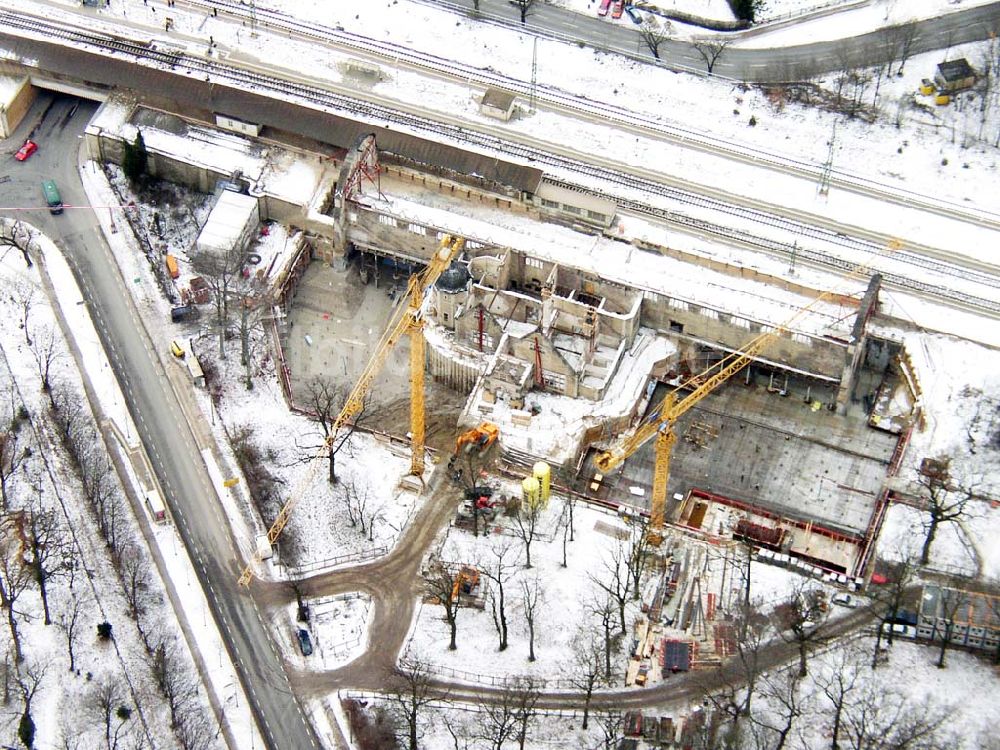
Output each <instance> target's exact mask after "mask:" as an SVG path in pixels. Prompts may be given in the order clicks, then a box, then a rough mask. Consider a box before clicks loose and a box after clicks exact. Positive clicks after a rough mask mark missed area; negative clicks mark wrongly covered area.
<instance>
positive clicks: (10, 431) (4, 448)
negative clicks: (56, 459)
mask: <svg viewBox="0 0 1000 750" xmlns="http://www.w3.org/2000/svg"><path fill="white" fill-rule="evenodd" d="M19 426H20V425H19V423H18V422H16V421H15V418H13V417H12V418H11V420H10V426H9V427H8V428H7V431H6V432H4V433H2V434H0V503H2V505H3V510H4V512H6V511H7V510H9V508H10V497H9V496H8V494H7V493H8V490H9V487H10V480H11V478H12V477H13V476H14V475H15V474H16V473H17V471H18V469H20V468H21V465H22V464H23V463H24V461H25V459H27V458H28V456H30V455H31V449H30V448H29V447H28V446H26V445H21V437H22V433H21V431H20V429H19Z"/></svg>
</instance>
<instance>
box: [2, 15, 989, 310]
mask: <svg viewBox="0 0 1000 750" xmlns="http://www.w3.org/2000/svg"><path fill="white" fill-rule="evenodd" d="M0 25H3V26H6V28H7V29H9V30H11V31H14V30H20V31H21V32H28V33H32V34H40V35H43V36H48V37H55V38H56V39H59V40H61V41H62V42H64V43H67V44H72V45H75V46H80V45H86V46H89V47H90V48H92V49H94V50H95V51H96V52H98V53H102V54H111V55H115V54H119V55H123V56H127V57H129V58H131V59H134V60H135V61H136V62H139V63H142V64H146V65H154V66H158V67H161V68H167V69H169V70H172V71H174V72H177V73H180V74H187V75H190V76H194V77H198V78H200V79H205V80H211V81H214V82H216V83H220V82H224V83H227V84H229V85H232V86H234V87H236V88H243V89H248V90H251V91H253V92H254V93H257V94H264V95H272V96H275V97H277V98H282V99H285V100H288V99H289V98H295V99H298V100H300V101H302V102H303V103H308V104H310V105H313V106H316V107H319V108H321V109H327V110H331V111H335V112H339V113H346V114H348V115H349V116H351V117H356V118H360V119H362V120H366V121H370V122H391V123H393V125H394V126H395V127H399V126H400V125H402V126H405V127H406V128H408V129H409V130H411V131H412V132H415V133H417V134H421V135H424V134H427V133H428V131H429V130H430V128H433V134H434V137H435V139H440V138H441V137H442V136H443V137H446V138H449V139H451V140H453V141H454V142H457V143H461V144H466V145H474V146H477V147H479V148H482V149H486V150H488V151H491V152H496V151H499V152H501V153H504V154H505V155H508V156H515V157H519V158H520V159H522V160H524V162H526V163H531V164H534V165H544V166H547V167H549V168H551V169H553V170H556V171H558V172H563V173H570V174H576V175H581V176H585V177H587V178H591V179H592V180H594V181H599V182H601V183H602V184H610V185H616V186H619V187H622V188H625V189H627V190H629V191H640V192H644V193H648V194H651V195H655V196H658V197H661V196H662V197H665V198H668V199H671V200H673V201H676V202H678V203H680V204H681V205H683V206H689V207H695V208H699V209H705V210H711V211H715V212H720V213H723V214H726V215H730V216H733V217H735V218H738V219H741V220H746V221H747V222H748V223H749V224H751V225H763V226H768V227H772V228H776V229H780V230H783V231H789V232H794V233H796V234H797V235H799V236H810V237H813V238H815V239H821V240H822V241H824V242H832V243H833V244H835V245H840V246H842V247H848V248H849V249H853V250H863V251H864V252H866V253H870V252H872V251H873V250H881V249H882V247H883V246H882V245H881V244H878V243H872V242H868V241H865V240H859V239H856V238H850V237H847V236H845V235H843V234H842V233H839V232H834V231H831V230H829V229H823V228H818V227H814V226H812V225H810V224H808V223H806V222H802V221H798V220H795V219H791V218H788V217H784V216H779V215H776V214H772V213H767V212H764V211H761V210H758V209H753V208H747V207H745V206H738V205H733V204H731V203H728V202H726V201H723V200H720V199H718V198H714V197H710V196H705V195H700V194H697V193H693V192H691V191H685V190H682V189H680V188H676V187H672V186H665V185H664V184H663V183H662V182H660V181H656V180H653V179H650V178H646V177H641V176H637V175H634V174H631V173H628V172H624V171H622V170H619V169H614V168H612V167H609V166H601V165H595V164H593V163H586V162H583V161H580V160H578V159H574V158H571V157H568V156H561V155H558V154H554V153H552V152H551V151H550V150H547V149H543V148H541V147H540V146H539V147H535V146H532V145H529V144H526V143H521V142H515V141H509V140H506V139H504V138H501V137H499V136H495V135H491V134H488V133H482V132H478V131H470V130H467V129H465V128H463V127H461V126H460V125H458V124H457V123H455V122H443V121H441V120H440V119H435V120H433V121H432V120H429V119H428V118H426V117H423V116H421V115H418V114H414V113H411V112H406V111H404V110H399V109H394V108H391V107H388V106H385V105H382V104H379V103H376V102H371V101H364V100H358V99H355V98H353V97H352V96H348V95H345V94H340V93H338V92H335V91H331V90H328V89H323V88H320V87H318V86H317V85H315V84H313V83H311V82H309V83H306V82H300V81H294V80H289V79H286V78H279V77H278V76H274V75H269V74H266V73H263V72H260V71H255V70H248V69H246V68H242V67H234V66H232V65H229V64H223V63H221V62H218V61H215V60H212V59H210V58H202V57H199V56H194V55H190V54H187V53H186V52H184V51H180V50H177V49H176V48H174V47H170V48H167V49H160V48H158V47H157V44H156V42H145V43H138V42H136V41H134V40H131V39H125V38H121V37H118V36H115V35H112V34H106V33H97V32H93V31H85V30H79V29H76V28H71V27H67V26H64V25H62V24H60V23H57V22H55V21H52V20H50V19H42V18H35V17H29V16H23V15H20V14H16V13H12V12H10V11H0ZM553 180H554V181H556V182H557V183H559V182H560V178H553ZM562 184H563V185H565V186H567V187H570V188H571V189H574V190H577V191H580V192H587V193H591V194H595V195H602V197H608V198H610V199H611V200H614V201H615V202H616V203H617V204H618V205H619V206H620V207H622V208H623V209H625V210H629V211H633V212H636V213H639V214H642V215H646V216H651V217H655V218H657V219H659V220H663V221H667V222H670V223H672V224H674V225H676V226H681V227H684V228H688V229H694V230H696V231H698V232H701V233H708V234H711V235H712V236H716V237H720V238H723V239H728V240H732V241H735V242H738V243H739V244H741V245H743V246H745V247H755V248H758V249H760V250H764V251H767V252H770V253H772V254H774V253H777V254H779V255H783V256H788V255H790V254H791V253H792V252H795V253H796V257H797V258H801V259H802V260H803V261H807V262H810V263H812V264H814V265H816V266H819V267H822V268H826V269H832V270H836V271H844V270H851V269H854V268H856V267H857V265H858V263H857V261H856V260H851V259H846V258H842V257H839V256H837V255H832V254H829V253H824V252H822V251H819V250H815V249H813V250H810V249H808V248H797V249H795V250H793V248H792V247H791V246H789V245H787V244H784V245H783V244H782V243H780V242H776V241H774V240H770V239H767V238H764V237H762V236H759V235H754V234H751V233H749V232H747V231H745V230H742V229H740V230H737V229H733V228H731V227H723V226H719V225H716V224H713V223H712V222H709V221H707V220H704V219H698V218H695V217H691V216H688V215H685V214H683V213H682V212H680V211H672V210H669V209H664V208H662V207H658V206H654V205H653V204H651V203H649V202H646V201H641V200H637V199H628V198H622V197H620V195H615V194H611V193H608V192H603V191H601V190H598V189H593V188H586V187H581V185H580V184H574V183H570V182H569V181H567V180H562ZM852 246H853V247H852ZM911 255H912V260H913V263H914V265H922V266H924V267H925V268H927V269H928V270H932V271H933V272H935V273H938V274H942V275H945V276H948V277H951V278H953V279H957V280H960V281H965V282H971V283H977V284H984V285H986V286H988V287H990V288H997V287H998V286H1000V281H998V279H997V278H996V276H995V275H992V274H988V273H980V272H978V271H976V270H973V269H968V268H964V267H961V266H958V265H956V264H949V263H945V262H944V261H940V260H934V259H929V258H923V257H921V256H919V255H916V254H911ZM928 264H934V265H933V266H931V265H928ZM882 273H883V277H884V279H885V281H886V283H887V284H889V285H890V286H893V287H895V288H898V289H901V290H904V291H908V292H915V293H918V294H921V295H923V296H926V297H930V298H935V299H938V300H942V301H944V302H946V303H948V304H950V305H952V306H955V307H959V308H961V309H967V310H975V311H978V312H986V313H988V314H990V315H992V316H994V317H1000V301H998V299H997V298H996V297H995V296H991V297H985V296H979V295H975V294H970V293H968V292H965V291H961V290H957V289H953V288H948V287H947V286H945V285H941V284H931V283H928V282H924V281H920V280H918V279H913V278H911V277H908V276H905V275H903V274H898V273H893V272H890V271H885V270H883V271H882Z"/></svg>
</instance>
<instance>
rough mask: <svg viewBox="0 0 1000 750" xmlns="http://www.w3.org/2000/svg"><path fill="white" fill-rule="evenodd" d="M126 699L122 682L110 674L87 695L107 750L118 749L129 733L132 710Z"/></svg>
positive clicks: (99, 681)
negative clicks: (125, 701)
mask: <svg viewBox="0 0 1000 750" xmlns="http://www.w3.org/2000/svg"><path fill="white" fill-rule="evenodd" d="M124 700H125V690H124V688H123V687H122V682H121V681H120V680H118V679H117V678H115V677H112V676H110V675H105V676H104V677H102V678H101V679H100V680H98V681H97V682H96V683H95V684H94V686H93V688H92V689H91V692H90V695H89V696H88V697H87V704H88V708H89V709H90V712H91V716H92V717H93V719H92V720H93V722H94V723H95V724H96V725H97V726H98V727H99V728H100V729H101V731H103V733H104V741H105V747H106V748H107V750H118V743H119V742H121V741H122V740H123V739H124V738H125V736H126V735H127V733H128V723H129V721H130V719H131V718H132V710H131V708H129V706H127V705H126V704H125V703H124Z"/></svg>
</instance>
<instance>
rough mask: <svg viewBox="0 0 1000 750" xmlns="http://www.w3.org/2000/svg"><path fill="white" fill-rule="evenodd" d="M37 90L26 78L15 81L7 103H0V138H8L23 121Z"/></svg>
mask: <svg viewBox="0 0 1000 750" xmlns="http://www.w3.org/2000/svg"><path fill="white" fill-rule="evenodd" d="M37 94H38V90H37V89H36V88H35V87H34V86H32V85H31V83H30V82H29V81H28V78H27V76H25V77H23V78H19V79H17V83H15V84H14V92H13V94H11V96H10V97H9V98H8V99H7V101H0V138H10V136H11V134H12V133H13V132H14V131H15V130H17V126H18V125H20V124H21V120H22V119H24V114H25V113H26V112H27V111H28V108H29V107H30V106H31V103H32V102H33V101H35V96H36V95H37Z"/></svg>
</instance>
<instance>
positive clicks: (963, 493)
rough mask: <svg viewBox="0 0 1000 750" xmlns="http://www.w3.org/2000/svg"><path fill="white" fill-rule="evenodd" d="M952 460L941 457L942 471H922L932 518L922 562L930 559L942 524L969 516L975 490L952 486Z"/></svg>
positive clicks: (921, 479)
mask: <svg viewBox="0 0 1000 750" xmlns="http://www.w3.org/2000/svg"><path fill="white" fill-rule="evenodd" d="M950 463H951V460H950V459H947V458H944V459H939V460H938V467H939V470H937V471H935V472H933V473H928V472H923V471H922V472H921V473H920V475H919V479H918V482H919V483H920V484H921V485H922V486H923V487H924V489H925V493H924V501H925V502H926V508H925V510H926V511H927V514H928V518H927V520H926V521H925V522H924V529H925V536H924V546H923V548H922V549H921V550H920V564H921V565H927V563H928V562H930V557H931V546H932V545H933V544H934V539H935V537H936V536H937V532H938V529H939V528H940V526H941V525H942V524H948V523H960V522H961V521H962V519H964V518H965V517H966V515H967V509H968V504H969V501H970V500H971V499H972V496H973V494H974V493H973V491H972V490H971V489H963V488H957V487H952V486H951V485H950V484H949V479H950V477H949V465H950Z"/></svg>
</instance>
